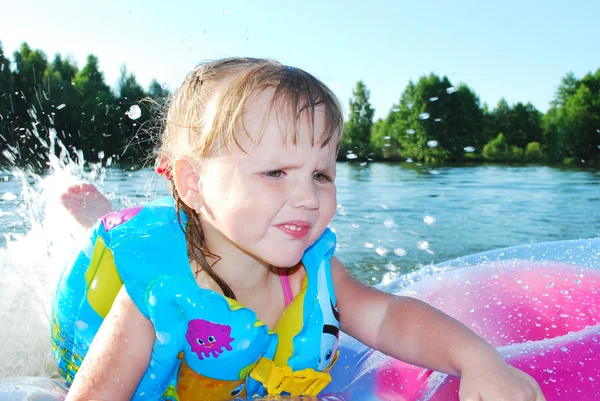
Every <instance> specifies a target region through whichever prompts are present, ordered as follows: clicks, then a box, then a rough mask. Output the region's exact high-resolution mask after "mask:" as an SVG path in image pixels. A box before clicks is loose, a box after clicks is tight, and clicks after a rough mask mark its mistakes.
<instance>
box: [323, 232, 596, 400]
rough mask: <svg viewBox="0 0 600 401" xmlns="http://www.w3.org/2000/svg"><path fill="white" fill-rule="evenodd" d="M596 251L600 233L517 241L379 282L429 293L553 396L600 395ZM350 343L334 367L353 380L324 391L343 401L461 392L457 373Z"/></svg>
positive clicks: (447, 396)
mask: <svg viewBox="0 0 600 401" xmlns="http://www.w3.org/2000/svg"><path fill="white" fill-rule="evenodd" d="M599 259H600V239H593V240H582V241H566V242H559V243H550V244H538V245H533V246H525V247H515V248H509V249H504V250H499V251H493V252H488V253H485V254H479V255H473V256H470V257H468V258H462V259H457V260H455V261H451V262H447V263H444V264H442V265H439V266H436V267H434V268H432V269H431V277H429V278H427V279H424V280H422V281H419V282H417V283H414V284H411V285H409V286H406V284H405V283H406V282H407V281H409V280H407V279H406V278H402V279H401V280H400V281H396V282H392V283H389V284H387V285H385V286H383V289H385V290H387V291H393V292H396V293H398V294H399V295H406V296H411V297H415V298H418V299H421V300H424V301H426V302H428V303H430V304H432V305H433V306H435V307H437V308H439V309H441V310H443V311H444V312H446V313H447V314H449V315H451V316H453V317H454V318H456V319H458V320H460V321H462V322H463V323H465V324H466V325H467V326H469V327H471V328H472V329H473V330H474V331H475V332H477V333H478V334H479V335H481V336H483V337H484V338H485V339H486V340H488V341H489V342H490V343H491V344H493V345H494V346H496V347H497V348H498V350H499V351H500V353H501V354H502V355H503V356H504V357H505V359H506V360H507V362H508V363H510V364H511V365H513V366H515V367H518V368H519V369H522V370H524V371H525V372H527V373H529V374H530V375H532V376H533V377H534V378H536V380H537V381H538V383H539V384H540V387H541V388H542V391H543V393H544V395H545V396H546V398H547V400H548V401H559V400H560V401H565V400H568V401H592V400H593V401H597V400H600V322H599V319H600V263H599ZM394 287H395V288H394ZM344 344H345V347H346V349H345V350H347V349H351V350H352V351H353V352H354V354H353V355H352V356H349V357H348V359H342V358H340V360H339V361H338V366H336V369H340V368H341V366H340V365H342V364H346V365H348V362H350V366H353V367H352V368H350V369H348V370H346V374H347V375H350V376H354V377H355V379H354V380H351V381H350V383H348V384H347V385H346V386H345V387H344V388H334V387H333V386H330V387H329V388H327V389H326V390H331V391H332V392H335V393H336V394H340V395H343V397H339V398H337V399H346V400H354V399H356V400H404V401H416V400H422V401H442V400H443V401H454V400H456V401H457V400H458V386H459V381H460V380H459V379H457V378H454V377H449V376H447V375H444V374H440V373H437V372H431V371H428V370H425V369H422V368H418V367H415V366H412V365H409V364H406V363H403V362H400V361H397V360H394V359H392V358H389V357H387V356H385V355H382V354H380V353H378V352H375V351H373V350H368V349H367V348H366V347H364V346H363V345H362V344H360V343H358V342H356V341H355V340H351V339H347V338H346V339H344ZM361 347H362V348H361ZM346 353H347V354H348V352H346ZM350 354H352V353H350ZM342 355H343V353H342ZM352 360H353V361H352ZM334 370H335V369H334ZM335 379H336V378H335V377H334V383H335Z"/></svg>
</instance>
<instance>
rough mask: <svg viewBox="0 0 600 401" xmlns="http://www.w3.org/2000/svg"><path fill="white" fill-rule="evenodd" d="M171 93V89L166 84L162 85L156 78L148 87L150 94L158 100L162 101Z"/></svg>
mask: <svg viewBox="0 0 600 401" xmlns="http://www.w3.org/2000/svg"><path fill="white" fill-rule="evenodd" d="M169 95H170V93H169V90H168V89H167V87H166V86H163V85H161V84H160V83H159V82H158V81H157V80H156V79H153V80H152V81H151V82H150V86H149V87H148V96H150V97H151V98H152V99H153V100H155V101H157V102H159V103H160V102H162V100H163V99H164V98H167V97H168V96H169Z"/></svg>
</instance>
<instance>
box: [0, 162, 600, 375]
mask: <svg viewBox="0 0 600 401" xmlns="http://www.w3.org/2000/svg"><path fill="white" fill-rule="evenodd" d="M51 164H52V166H53V170H54V171H57V172H55V173H52V174H49V175H46V176H44V177H37V176H36V175H34V174H32V173H23V172H20V171H18V170H16V169H12V170H5V171H3V172H0V234H2V235H1V236H0V277H1V279H0V327H2V330H0V349H1V350H2V351H1V352H0V377H5V376H9V375H53V374H54V368H53V366H52V362H51V361H50V358H49V351H48V350H49V342H48V337H49V334H48V323H47V322H48V315H49V309H50V300H51V294H52V292H53V289H54V285H55V283H56V281H57V279H58V276H59V274H60V271H61V269H62V266H63V265H64V264H65V261H66V260H67V259H68V257H69V255H70V252H71V250H72V249H73V247H74V244H75V241H76V238H78V237H80V236H82V235H83V233H82V232H81V230H80V229H79V228H78V227H77V225H76V224H75V223H74V222H73V221H71V219H70V218H69V216H68V215H66V213H65V212H64V210H63V209H62V208H61V207H60V205H59V204H58V196H59V194H60V192H61V191H62V190H64V188H66V186H67V185H69V184H71V183H74V182H76V181H79V180H82V179H83V180H87V181H92V182H95V183H96V184H97V185H98V186H99V187H100V188H101V190H102V191H103V192H104V193H105V194H107V196H108V197H109V199H111V201H112V202H113V205H115V207H117V208H120V207H126V206H131V205H135V204H140V203H144V202H147V201H149V200H151V199H155V198H157V197H160V196H165V195H167V194H168V189H167V185H166V183H165V182H164V180H163V179H162V178H161V177H157V176H156V175H155V174H154V173H153V171H152V170H150V169H145V170H137V171H132V170H121V169H118V168H110V169H103V168H98V167H97V166H96V167H95V168H93V169H92V170H91V171H87V172H84V171H83V170H82V169H81V166H72V165H68V166H65V165H64V164H61V163H58V162H57V161H56V160H54V161H53V162H52V163H51ZM337 185H338V212H337V215H336V217H335V219H334V221H333V222H332V224H331V226H332V228H333V229H334V230H335V231H336V233H337V234H338V250H337V256H338V258H339V259H340V260H341V261H342V262H343V263H344V264H345V265H346V266H348V268H349V269H350V271H351V272H352V273H353V274H354V275H355V276H356V277H358V278H359V279H360V280H362V281H364V282H366V283H369V284H377V283H380V282H381V281H382V280H383V279H384V277H385V278H386V279H389V278H390V277H395V276H397V275H399V274H403V273H406V272H410V271H414V270H416V269H419V268H420V267H421V266H424V265H429V264H432V263H438V262H442V261H444V260H448V259H452V258H455V257H458V256H463V255H468V254H471V253H475V252H480V251H485V250H490V249H494V248H499V247H506V246H512V245H522V244H528V243H535V242H543V241H554V240H563V239H575V238H591V237H596V236H600V208H598V207H597V204H598V200H599V199H600V171H597V170H581V169H561V168H551V167H509V166H472V167H439V166H438V167H435V168H432V167H429V168H428V167H425V166H418V165H416V164H408V163H407V164H404V165H387V164H372V165H367V166H366V167H361V166H358V165H347V164H339V166H338V180H337Z"/></svg>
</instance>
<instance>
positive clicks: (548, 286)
mask: <svg viewBox="0 0 600 401" xmlns="http://www.w3.org/2000/svg"><path fill="white" fill-rule="evenodd" d="M552 287H554V281H553V282H551V283H550V284H548V285H547V286H546V288H552Z"/></svg>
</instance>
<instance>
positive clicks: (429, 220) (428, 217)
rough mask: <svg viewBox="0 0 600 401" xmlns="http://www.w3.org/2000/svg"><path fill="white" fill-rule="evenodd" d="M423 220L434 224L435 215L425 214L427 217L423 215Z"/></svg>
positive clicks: (428, 223)
mask: <svg viewBox="0 0 600 401" xmlns="http://www.w3.org/2000/svg"><path fill="white" fill-rule="evenodd" d="M423 221H424V222H425V224H427V225H432V224H434V223H435V217H433V216H425V217H423Z"/></svg>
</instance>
